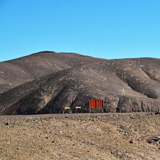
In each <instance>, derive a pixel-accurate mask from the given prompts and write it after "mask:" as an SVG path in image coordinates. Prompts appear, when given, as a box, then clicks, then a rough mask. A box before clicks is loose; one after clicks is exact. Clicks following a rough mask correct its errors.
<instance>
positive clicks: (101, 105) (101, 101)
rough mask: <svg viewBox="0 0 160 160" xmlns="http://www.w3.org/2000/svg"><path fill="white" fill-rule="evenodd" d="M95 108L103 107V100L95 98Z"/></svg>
mask: <svg viewBox="0 0 160 160" xmlns="http://www.w3.org/2000/svg"><path fill="white" fill-rule="evenodd" d="M96 108H103V100H96Z"/></svg>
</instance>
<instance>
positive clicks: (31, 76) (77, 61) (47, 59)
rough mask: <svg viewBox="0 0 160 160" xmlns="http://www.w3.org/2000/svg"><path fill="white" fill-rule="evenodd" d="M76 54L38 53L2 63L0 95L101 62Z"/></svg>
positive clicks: (0, 64) (0, 67)
mask: <svg viewBox="0 0 160 160" xmlns="http://www.w3.org/2000/svg"><path fill="white" fill-rule="evenodd" d="M100 61H102V59H98V58H97V59H96V58H92V57H88V56H82V55H79V54H75V53H55V52H50V51H43V52H38V53H35V54H32V55H29V56H25V57H22V58H18V59H14V60H10V61H5V62H0V93H3V92H4V91H6V90H8V89H11V88H13V87H16V86H18V85H21V84H23V83H26V82H29V81H32V80H35V79H37V78H40V77H43V76H45V75H49V74H52V73H56V72H58V71H62V70H65V69H68V68H72V67H76V66H80V65H84V64H89V63H94V62H100Z"/></svg>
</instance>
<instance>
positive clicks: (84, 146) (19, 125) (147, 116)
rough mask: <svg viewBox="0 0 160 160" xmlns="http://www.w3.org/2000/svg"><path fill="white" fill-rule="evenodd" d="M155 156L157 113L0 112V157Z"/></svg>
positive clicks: (159, 150) (159, 140)
mask: <svg viewBox="0 0 160 160" xmlns="http://www.w3.org/2000/svg"><path fill="white" fill-rule="evenodd" d="M44 159H45V160H50V159H54V160H118V159H122V160H132V159H134V160H141V159H143V160H159V159H160V115H155V114H154V113H134V114H93V115H91V114H86V115H82V114H77V115H76V116H75V115H60V116H58V115H57V116H56V115H45V116H44V115H42V116H41V115H39V116H34V115H33V116H0V160H44Z"/></svg>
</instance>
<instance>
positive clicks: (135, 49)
mask: <svg viewBox="0 0 160 160" xmlns="http://www.w3.org/2000/svg"><path fill="white" fill-rule="evenodd" d="M44 50H50V51H56V52H76V53H80V54H84V55H89V56H93V57H100V58H106V59H114V58H130V57H133V58H134V57H155V58H160V0H0V61H4V60H9V59H13V58H18V57H22V56H25V55H29V54H32V53H35V52H39V51H44Z"/></svg>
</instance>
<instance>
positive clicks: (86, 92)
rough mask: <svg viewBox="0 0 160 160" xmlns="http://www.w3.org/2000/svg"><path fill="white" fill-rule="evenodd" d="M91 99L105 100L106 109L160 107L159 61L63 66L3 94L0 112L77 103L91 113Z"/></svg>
mask: <svg viewBox="0 0 160 160" xmlns="http://www.w3.org/2000/svg"><path fill="white" fill-rule="evenodd" d="M66 56H67V55H66ZM95 61H98V60H97V59H95ZM86 62H87V60H86ZM92 62H93V61H92ZM68 63H69V62H68ZM89 99H103V100H104V110H105V112H151V111H158V110H160V60H159V59H151V58H139V59H120V60H103V61H101V62H94V63H87V64H81V65H78V66H75V67H73V66H72V67H70V68H67V69H63V70H61V71H58V72H56V73H53V74H50V75H47V76H44V77H42V78H39V79H37V80H34V81H31V82H28V83H25V84H22V85H20V86H18V87H15V88H13V89H10V90H8V91H6V92H4V93H2V94H0V114H39V113H62V112H63V110H64V107H66V106H71V108H72V110H73V111H74V107H75V106H77V105H78V106H82V109H83V112H88V101H89Z"/></svg>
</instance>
